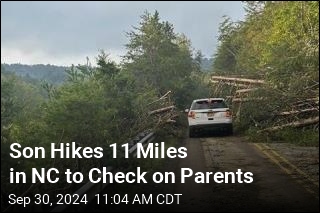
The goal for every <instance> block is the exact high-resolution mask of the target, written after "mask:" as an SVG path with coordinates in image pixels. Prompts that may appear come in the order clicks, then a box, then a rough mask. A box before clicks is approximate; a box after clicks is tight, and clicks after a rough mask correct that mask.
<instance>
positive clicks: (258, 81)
mask: <svg viewBox="0 0 320 213" xmlns="http://www.w3.org/2000/svg"><path fill="white" fill-rule="evenodd" d="M211 79H212V80H224V81H233V82H241V83H251V84H264V83H265V81H264V80H259V79H248V78H229V77H224V76H211Z"/></svg>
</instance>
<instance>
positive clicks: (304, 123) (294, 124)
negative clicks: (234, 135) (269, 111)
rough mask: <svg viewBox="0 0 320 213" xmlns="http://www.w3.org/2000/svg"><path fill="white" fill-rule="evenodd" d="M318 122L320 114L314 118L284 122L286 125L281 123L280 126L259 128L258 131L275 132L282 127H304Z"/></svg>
mask: <svg viewBox="0 0 320 213" xmlns="http://www.w3.org/2000/svg"><path fill="white" fill-rule="evenodd" d="M316 123H319V116H317V117H314V118H308V119H303V120H299V121H295V122H292V123H288V124H284V125H280V126H274V127H270V128H266V129H262V130H259V131H258V133H261V132H274V131H277V130H281V129H283V128H285V127H303V126H308V125H311V124H316Z"/></svg>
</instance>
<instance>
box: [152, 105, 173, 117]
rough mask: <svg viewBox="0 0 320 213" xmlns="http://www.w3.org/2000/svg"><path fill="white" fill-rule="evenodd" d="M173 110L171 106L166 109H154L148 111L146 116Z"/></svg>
mask: <svg viewBox="0 0 320 213" xmlns="http://www.w3.org/2000/svg"><path fill="white" fill-rule="evenodd" d="M173 108H174V106H173V105H172V106H168V107H164V108H161V109H156V110H153V111H150V112H149V113H148V114H149V115H153V114H158V113H161V112H166V111H169V110H172V109H173Z"/></svg>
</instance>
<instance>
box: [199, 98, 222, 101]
mask: <svg viewBox="0 0 320 213" xmlns="http://www.w3.org/2000/svg"><path fill="white" fill-rule="evenodd" d="M209 99H210V100H213V101H224V98H202V99H196V100H193V102H197V101H206V100H209Z"/></svg>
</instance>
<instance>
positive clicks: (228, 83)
mask: <svg viewBox="0 0 320 213" xmlns="http://www.w3.org/2000/svg"><path fill="white" fill-rule="evenodd" d="M210 81H211V82H212V83H221V82H222V83H223V84H226V85H230V86H234V87H241V88H248V87H250V85H248V84H240V83H236V82H223V81H216V80H210Z"/></svg>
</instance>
